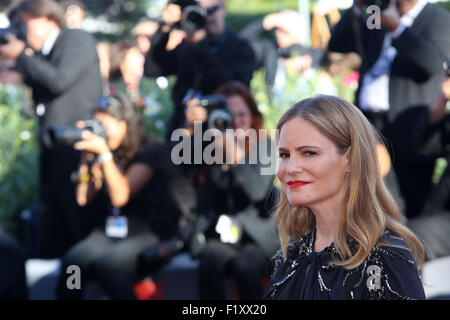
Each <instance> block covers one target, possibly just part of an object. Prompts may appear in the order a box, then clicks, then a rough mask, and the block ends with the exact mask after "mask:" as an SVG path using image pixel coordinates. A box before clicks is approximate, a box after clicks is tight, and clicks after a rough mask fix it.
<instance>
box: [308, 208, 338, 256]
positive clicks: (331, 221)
mask: <svg viewBox="0 0 450 320" xmlns="http://www.w3.org/2000/svg"><path fill="white" fill-rule="evenodd" d="M341 208H342V206H341V205H334V206H331V207H329V208H326V207H321V208H311V210H312V211H313V213H314V216H315V219H316V232H315V240H314V248H313V250H314V251H315V252H320V251H322V250H323V249H324V248H326V247H328V246H329V245H331V243H333V242H334V239H335V238H336V233H337V226H338V223H339V219H340V215H341V212H342V210H341Z"/></svg>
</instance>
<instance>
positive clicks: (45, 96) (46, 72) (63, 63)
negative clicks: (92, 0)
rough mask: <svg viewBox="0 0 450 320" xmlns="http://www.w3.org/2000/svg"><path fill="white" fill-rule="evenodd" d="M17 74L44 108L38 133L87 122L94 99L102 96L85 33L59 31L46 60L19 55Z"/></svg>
mask: <svg viewBox="0 0 450 320" xmlns="http://www.w3.org/2000/svg"><path fill="white" fill-rule="evenodd" d="M17 70H18V71H19V72H20V73H22V74H23V76H24V81H25V83H26V84H27V85H28V86H30V87H31V88H32V89H33V98H34V101H35V103H36V104H41V103H42V104H44V105H45V114H44V115H43V116H42V117H40V126H41V132H42V130H45V129H47V128H49V127H51V126H55V125H59V126H64V125H74V124H75V122H76V121H78V120H86V119H90V118H91V117H92V112H93V108H94V101H95V99H97V98H99V97H101V96H102V80H101V75H100V65H99V58H98V55H97V51H96V43H95V39H94V38H93V37H92V36H91V35H89V34H88V33H87V32H85V31H81V30H68V29H63V30H61V33H60V34H59V36H58V38H57V39H56V41H55V44H54V46H53V48H52V51H51V52H50V53H49V54H48V55H47V56H45V57H44V56H42V55H41V54H37V55H35V56H27V55H26V54H25V53H22V54H21V55H20V56H19V57H18V59H17Z"/></svg>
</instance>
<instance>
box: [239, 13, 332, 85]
mask: <svg viewBox="0 0 450 320" xmlns="http://www.w3.org/2000/svg"><path fill="white" fill-rule="evenodd" d="M302 19H303V17H302V16H301V15H300V14H299V13H298V12H296V11H292V10H285V11H281V12H276V13H270V14H268V15H266V16H265V17H263V18H261V19H259V20H257V21H254V22H252V23H250V24H249V25H247V26H246V27H245V28H244V29H242V31H241V32H240V33H239V35H240V36H241V37H243V38H245V39H247V40H248V41H249V42H250V43H251V45H252V48H253V50H254V52H255V56H256V61H257V68H260V67H263V68H264V70H265V72H266V74H265V81H266V85H268V86H269V87H270V88H272V87H274V89H276V90H277V91H278V93H282V91H283V86H284V83H285V82H286V69H289V68H293V70H295V72H296V73H300V72H302V71H305V70H307V69H309V68H310V67H317V66H318V64H319V62H320V59H321V57H322V56H323V51H322V50H319V49H312V48H308V47H305V46H303V45H302V43H304V41H305V36H306V35H305V34H304V30H303V29H304V28H303V24H302ZM266 32H273V33H274V35H275V40H276V43H274V42H273V41H271V40H269V39H265V38H263V35H264V34H265V33H266Z"/></svg>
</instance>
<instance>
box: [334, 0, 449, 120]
mask: <svg viewBox="0 0 450 320" xmlns="http://www.w3.org/2000/svg"><path fill="white" fill-rule="evenodd" d="M355 24H356V27H354V26H355ZM447 30H450V14H449V13H448V11H447V10H445V9H442V8H440V7H437V6H435V5H432V4H427V5H426V6H425V7H424V8H423V9H422V11H421V12H420V14H419V15H418V16H417V17H416V19H415V20H414V23H413V25H412V26H411V27H407V28H406V29H405V30H404V32H403V33H402V34H401V35H400V36H399V37H398V38H397V39H394V40H393V41H392V45H393V47H394V48H395V49H397V52H398V53H397V56H396V57H395V59H394V61H393V62H392V68H391V73H390V75H389V104H390V109H389V111H388V117H389V119H390V121H394V120H396V118H398V117H399V116H400V115H401V114H402V113H403V112H404V111H406V110H407V109H409V108H411V107H414V106H419V105H420V106H423V105H425V106H429V105H431V104H433V103H434V102H435V101H436V99H437V98H438V97H439V89H440V85H441V81H442V62H443V60H444V58H445V57H446V56H448V55H449V54H450V34H449V33H448V32H447ZM385 35H386V31H385V30H383V29H373V30H370V29H368V28H367V26H366V22H365V21H363V20H355V18H354V16H353V13H352V11H351V9H350V10H348V11H347V12H345V14H344V15H343V17H342V19H341V20H340V21H339V23H338V24H337V25H336V26H335V27H334V29H333V31H332V36H331V39H330V42H329V44H328V49H329V50H330V51H335V52H358V53H359V54H361V55H362V65H361V68H360V84H361V81H362V79H364V76H365V74H366V72H367V71H369V70H370V69H371V68H372V66H373V65H374V64H375V62H376V61H377V59H378V57H379V56H380V52H381V49H382V46H383V41H384V37H385ZM357 39H360V41H358V40H357ZM358 96H359V94H357V95H356V97H357V98H356V104H357V105H358Z"/></svg>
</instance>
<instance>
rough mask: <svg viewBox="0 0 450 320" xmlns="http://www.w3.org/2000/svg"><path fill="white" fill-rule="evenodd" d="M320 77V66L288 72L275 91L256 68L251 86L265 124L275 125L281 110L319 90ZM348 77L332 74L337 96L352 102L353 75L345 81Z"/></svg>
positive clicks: (321, 72)
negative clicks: (318, 67) (280, 86)
mask: <svg viewBox="0 0 450 320" xmlns="http://www.w3.org/2000/svg"><path fill="white" fill-rule="evenodd" d="M322 77H324V73H323V71H321V70H319V69H317V70H314V69H310V70H308V71H306V72H303V73H294V72H287V79H286V83H285V85H284V87H283V90H282V92H280V93H278V94H277V93H274V92H273V90H271V89H270V88H268V87H267V86H266V84H265V81H264V72H263V71H257V72H255V74H254V76H253V79H252V82H251V84H250V87H251V91H252V93H253V96H254V98H255V100H256V102H257V104H258V107H259V110H260V111H261V112H262V113H263V115H264V120H265V127H266V128H268V129H274V128H275V127H276V124H277V122H278V120H279V119H280V117H281V116H282V114H283V113H284V112H285V111H286V110H287V109H289V108H290V107H291V106H292V105H294V104H295V103H296V102H298V101H300V100H303V99H306V98H310V97H313V96H315V95H316V94H319V93H321V92H320V91H321V89H320V88H321V87H320V81H321V78H322ZM347 77H348V76H345V77H343V76H335V77H334V78H333V79H332V83H333V85H334V86H335V88H336V89H337V93H338V96H340V97H342V98H344V99H346V100H348V101H350V102H353V100H354V94H355V90H356V84H355V83H354V82H355V79H354V78H353V82H350V83H348V81H347V79H346V78H347Z"/></svg>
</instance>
